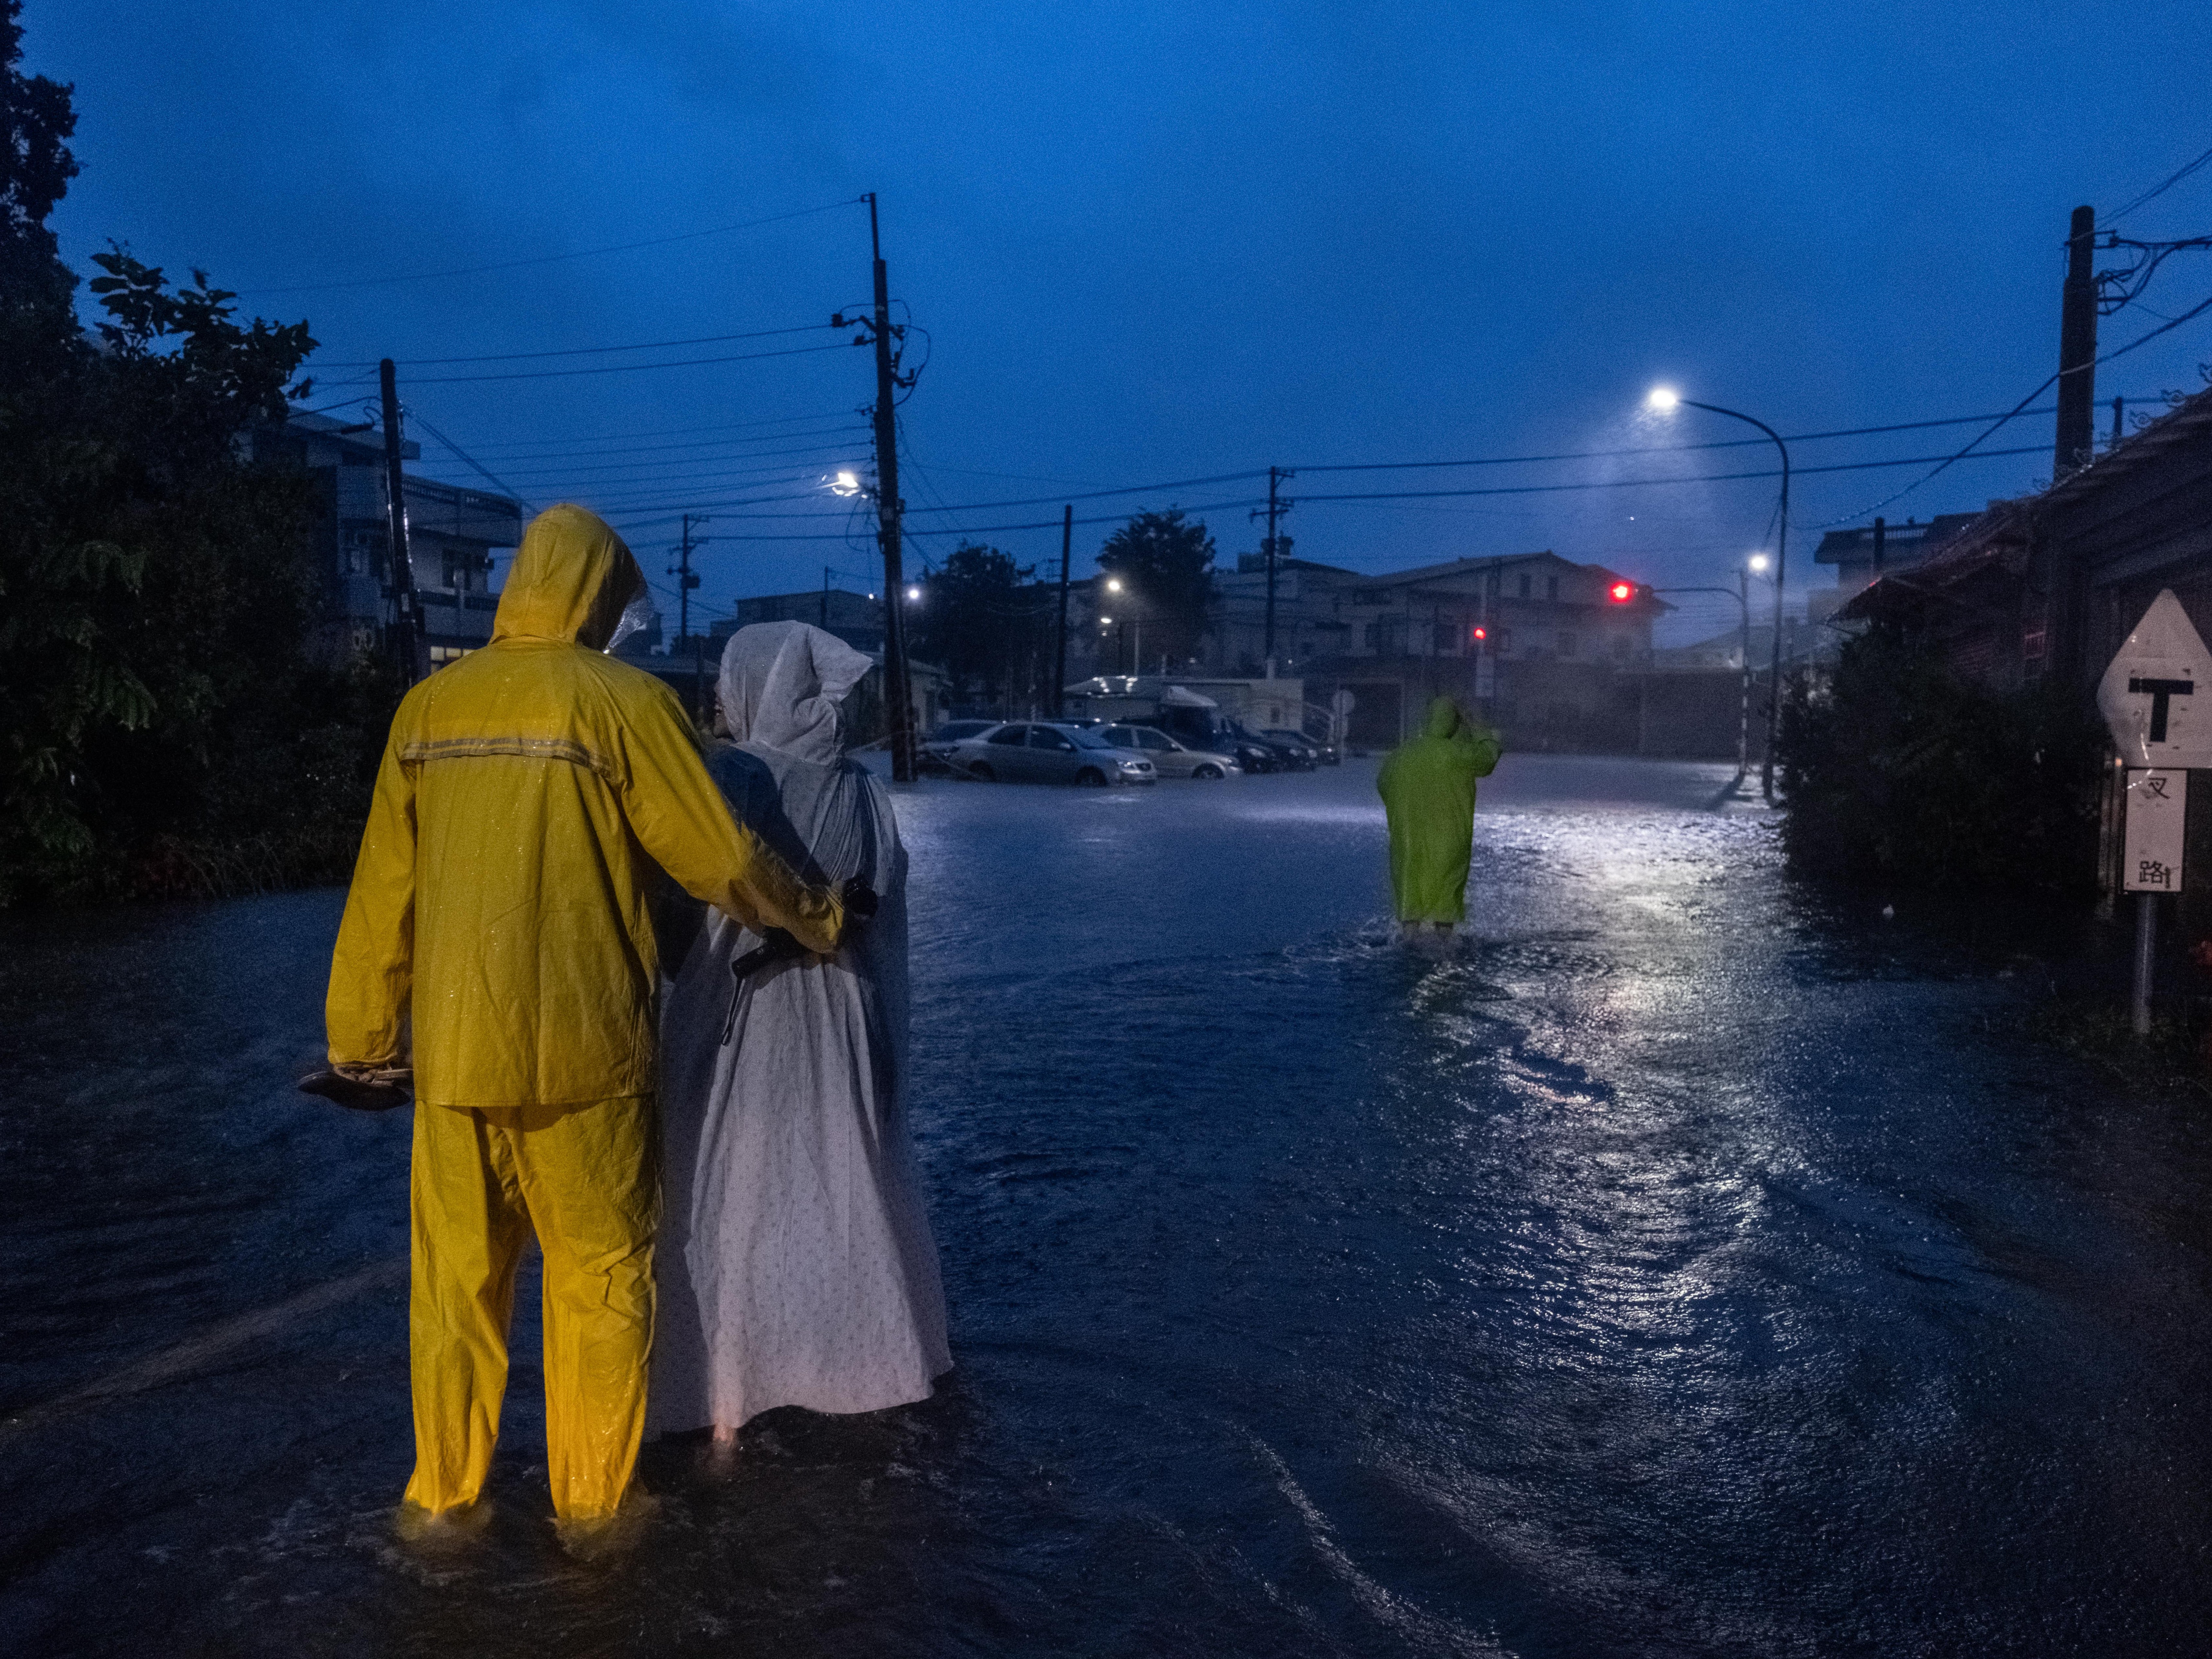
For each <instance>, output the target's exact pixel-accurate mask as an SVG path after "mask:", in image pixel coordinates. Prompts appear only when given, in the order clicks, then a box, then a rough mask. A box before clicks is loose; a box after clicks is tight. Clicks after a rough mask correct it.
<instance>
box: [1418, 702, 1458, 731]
mask: <svg viewBox="0 0 2212 1659" xmlns="http://www.w3.org/2000/svg"><path fill="white" fill-rule="evenodd" d="M1459 728H1460V712H1459V705H1458V704H1457V703H1455V702H1453V701H1452V700H1451V699H1450V698H1449V697H1431V698H1430V699H1429V718H1428V723H1427V724H1426V726H1424V727H1423V733H1424V735H1425V736H1428V737H1431V738H1448V737H1449V736H1451V734H1452V733H1453V732H1456V731H1458V730H1459Z"/></svg>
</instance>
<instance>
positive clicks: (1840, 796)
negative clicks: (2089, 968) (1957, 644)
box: [1776, 628, 2105, 892]
mask: <svg viewBox="0 0 2212 1659" xmlns="http://www.w3.org/2000/svg"><path fill="white" fill-rule="evenodd" d="M2104 745H2105V738H2104V732H2103V730H2102V728H2101V727H2100V725H2099V724H2098V721H2097V717H2096V711H2095V709H2094V708H2093V706H2092V704H2091V702H2090V700H2089V698H2088V696H2087V694H2086V693H2085V692H2083V691H2081V690H2078V689H2076V688H2075V687H2072V686H2069V685H2062V684H2057V683H2056V682H2053V681H2048V680H2045V681H2039V682H2038V683H2036V684H2032V685H2030V686H2027V687H2026V688H2024V689H2022V690H2015V691H1997V690H1991V689H1990V688H1989V687H1987V686H1984V685H1981V684H1978V683H1976V682H1974V681H1972V680H1969V679H1966V678H1964V677H1963V676H1961V675H1960V674H1958V673H1957V672H1955V671H1953V670H1952V669H1951V668H1950V667H1949V666H1948V665H1947V664H1946V663H1945V662H1944V661H1943V660H1942V658H1941V657H1940V656H1939V655H1937V654H1936V653H1935V652H1933V651H1932V650H1929V648H1927V647H1925V646H1923V645H1920V644H1918V643H1917V642H1915V641H1911V640H1910V639H1908V638H1906V637H1905V636H1904V635H1902V634H1900V633H1899V632H1898V631H1897V630H1895V629H1887V628H1877V629H1874V630H1872V631H1870V632H1869V633H1867V634H1864V635H1861V636H1859V637H1858V638H1857V639H1854V640H1852V641H1849V642H1847V643H1846V644H1845V645H1844V649H1843V653H1842V656H1841V659H1840V660H1839V661H1838V665H1837V667H1836V671H1835V675H1834V678H1833V679H1832V682H1831V683H1830V684H1829V685H1828V686H1827V687H1826V688H1825V689H1824V690H1815V689H1814V687H1812V686H1811V685H1809V684H1807V683H1805V682H1803V681H1800V682H1798V683H1797V684H1794V685H1793V686H1792V687H1791V688H1790V694H1789V696H1788V698H1787V699H1786V701H1785V702H1784V708H1783V721H1782V732H1781V740H1780V743H1779V745H1778V748H1777V750H1776V760H1777V763H1778V766H1779V768H1780V770H1781V773H1782V780H1783V786H1784V791H1785V793H1786V794H1787V797H1788V800H1789V806H1790V813H1789V817H1787V819H1785V820H1784V823H1783V826H1782V841H1783V847H1784V851H1785V852H1786V853H1787V854H1788V857H1789V860H1790V868H1791V869H1792V870H1793V871H1796V872H1798V873H1800V874H1802V875H1806V876H1810V877H1814V878H1821V879H1826V880H1833V881H1840V882H1849V883H1853V884H1879V885H1887V886H1897V887H1924V888H1949V889H1994V888H2013V889H2030V890H2040V891H2045V892H2055V891H2066V890H2075V891H2081V890H2087V889H2089V888H2090V887H2092V886H2093V884H2094V882H2095V878H2096V852H2097V788H2098V783H2099V778H2100V768H2101V765H2102V762H2103V757H2104Z"/></svg>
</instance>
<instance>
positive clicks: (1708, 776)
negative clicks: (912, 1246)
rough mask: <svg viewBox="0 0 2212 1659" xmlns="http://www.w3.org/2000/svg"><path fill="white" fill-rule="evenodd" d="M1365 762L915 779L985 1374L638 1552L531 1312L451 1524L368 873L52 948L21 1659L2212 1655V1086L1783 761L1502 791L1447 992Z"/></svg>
mask: <svg viewBox="0 0 2212 1659" xmlns="http://www.w3.org/2000/svg"><path fill="white" fill-rule="evenodd" d="M1373 773H1374V763H1373V762H1371V761H1364V762H1363V761H1352V762H1348V763H1346V765H1345V766H1344V767H1342V768H1341V769H1337V770H1333V771H1325V772H1322V773H1319V774H1316V775H1310V776H1306V777H1289V778H1252V779H1244V780H1237V781H1230V782H1226V783H1218V784H1188V785H1184V784H1163V785H1161V786H1159V787H1157V788H1155V789H1152V790H1150V791H1134V792H1119V791H1117V792H1113V793H1102V792H1080V791H1073V790H1052V789H1045V788H1023V787H1010V786H999V787H987V786H980V785H972V784H952V783H933V784H925V785H924V786H921V787H920V788H918V789H917V790H916V791H915V792H913V793H908V794H905V795H903V796H902V801H901V809H900V810H901V812H902V819H903V822H904V824H905V828H906V832H907V835H908V839H909V841H910V842H911V843H912V847H913V852H914V869H915V892H914V901H915V907H914V908H915V935H914V938H915V945H914V949H915V982H916V988H917V993H918V999H917V1001H918V1006H917V1010H916V1020H917V1042H916V1048H915V1066H916V1073H915V1085H916V1097H917V1105H916V1121H917V1125H918V1131H919V1134H920V1137H921V1147H922V1154H923V1159H924V1163H925V1164H926V1166H927V1172H928V1176H929V1179H930V1182H931V1189H932V1194H933V1214H934V1218H935V1222H936V1226H937V1230H938V1233H939V1240H940V1243H941V1244H942V1247H943V1250H944V1254H945V1268H946V1284H947V1290H948V1293H949V1297H950V1300H951V1312H952V1323H953V1333H954V1337H953V1340H954V1352H955V1354H956V1357H957V1362H958V1363H957V1370H956V1371H955V1372H954V1373H953V1374H952V1376H951V1377H950V1378H949V1379H948V1380H947V1383H946V1384H945V1387H944V1388H943V1389H941V1390H940V1392H939V1395H938V1397H937V1398H935V1399H934V1400H932V1401H928V1402H927V1403H924V1404H922V1405H920V1406H916V1407H909V1408H906V1409H902V1410H899V1411H894V1412H889V1413H879V1414H877V1415H874V1416H872V1417H866V1418H858V1419H833V1418H822V1417H813V1416H809V1415H807V1414H805V1413H798V1412H793V1411H786V1412H781V1413H772V1414H770V1415H769V1417H767V1418H764V1419H761V1420H760V1421H759V1422H758V1423H757V1425H755V1426H754V1427H753V1428H752V1429H751V1430H750V1431H748V1433H747V1434H746V1436H745V1437H744V1441H743V1443H742V1446H741V1449H740V1450H739V1452H738V1455H737V1457H736V1459H735V1461H734V1462H733V1463H732V1464H731V1465H729V1466H728V1467H717V1466H715V1465H714V1463H713V1462H712V1461H711V1459H710V1457H709V1455H708V1453H707V1452H706V1451H705V1450H704V1449H702V1448H701V1447H699V1446H697V1445H696V1444H694V1443H660V1444H658V1445H656V1446H653V1447H651V1448H649V1449H648V1451H647V1456H646V1459H645V1462H644V1464H643V1470H644V1478H645V1480H646V1481H647V1484H648V1486H650V1487H651V1489H652V1490H653V1492H655V1493H657V1494H658V1495H659V1510H658V1512H657V1514H656V1515H655V1516H654V1517H653V1520H652V1521H651V1522H650V1524H649V1526H648V1527H647V1530H646V1532H645V1534H644V1536H643V1538H642V1540H641V1543H640V1544H639V1546H638V1547H637V1550H636V1553H635V1555H634V1556H633V1557H631V1558H630V1559H628V1560H627V1561H624V1562H621V1563H618V1564H615V1565H580V1564H577V1563H575V1562H573V1561H571V1560H570V1559H568V1557H566V1556H565V1555H563V1554H562V1553H561V1551H560V1549H559V1548H558V1547H557V1545H556V1541H555V1540H554V1538H553V1536H552V1533H551V1530H550V1526H549V1524H548V1518H547V1517H548V1506H547V1501H546V1495H545V1486H544V1451H543V1447H542V1442H541V1434H542V1415H541V1411H540V1407H539V1404H538V1389H539V1375H538V1366H537V1360H536V1356H535V1344H536V1340H537V1333H536V1329H535V1325H534V1301H535V1298H534V1297H533V1296H531V1295H529V1294H527V1293H526V1295H525V1296H524V1297H522V1299H521V1306H522V1308H523V1309H524V1312H523V1313H522V1314H521V1315H520V1316H519V1328H518V1330H517V1333H516V1343H515V1349H516V1363H515V1366H514V1374H513V1384H512V1387H511V1389H510V1394H509V1399H508V1410H507V1432H506V1437H505V1441H504V1443H503V1444H502V1446H501V1454H500V1461H499V1463H498V1466H497V1469H496V1473H495V1479H494V1487H493V1491H494V1496H495V1502H496V1510H495V1516H494V1519H493V1521H492V1522H491V1525H490V1527H489V1531H488V1532H487V1534H485V1535H484V1537H483V1539H482V1540H481V1541H480V1542H479V1543H478V1544H477V1546H475V1547H473V1548H472V1549H470V1550H467V1551H465V1552H462V1553H459V1554H455V1555H451V1556H441V1557H424V1556H419V1555H416V1554H413V1553H410V1552H409V1551H408V1550H406V1549H404V1548H403V1547H400V1546H398V1544H396V1543H395V1542H394V1541H392V1537H391V1534H390V1532H389V1528H388V1518H389V1515H390V1512H391V1509H392V1504H394V1502H395V1500H396V1499H397V1498H398V1494H399V1490H400V1487H401V1485H402V1484H403V1482H404V1479H405V1477H406V1474H407V1469H408V1466H409V1462H410V1439H409V1419H408V1410H407V1392H406V1356H405V1339H406V1333H405V1323H404V1293H403V1283H402V1279H401V1277H400V1272H399V1270H398V1267H396V1266H395V1264H398V1263H399V1262H400V1261H401V1260H402V1256H403V1253H404V1240H405V1214H404V1206H405V1201H406V1187H405V1161H406V1151H407V1136H408V1125H407V1123H406V1121H405V1115H404V1114H393V1115H392V1116H391V1117H390V1118H387V1119H376V1118H360V1117H356V1116H353V1115H348V1114H344V1113H342V1112H339V1111H337V1110H335V1109H331V1108H330V1107H328V1106H325V1105H323V1104H321V1103H317V1102H313V1101H308V1100H305V1099H303V1098H301V1097H297V1096H295V1094H294V1093H293V1092H292V1091H291V1089H290V1086H289V1085H290V1081H291V1079H293V1078H294V1077H295V1076H296V1075H297V1074H299V1073H301V1072H303V1071H304V1070H307V1069H308V1068H309V1067H310V1066H311V1065H312V1064H313V1062H314V1060H316V1059H317V1056H318V1032H319V1006H320V1000H321V996H322V990H323V985H324V976H325V965H326V961H327V953H328V948H329V943H330V939H331V933H332V930H333V928H334V927H335V924H336V921H337V910H338V902H339V896H338V895H337V894H335V893H332V892H311V893H301V894H292V895H283V896H273V897H268V898H260V899H253V900H247V901H241V902H231V903H223V904H209V905H198V906H191V907H174V908H158V909H138V910H132V911H127V912H115V913H106V914H100V915H92V916H86V917H72V918H70V919H67V920H66V921H51V920H49V921H40V922H37V923H35V924H33V923H26V922H21V921H17V922H14V923H11V924H9V926H8V927H7V929H6V930H5V931H4V932H0V1181H4V1183H5V1185H4V1192H5V1194H6V1202H5V1204H4V1206H0V1275H4V1285H0V1343H3V1344H4V1346H0V1505H4V1508H0V1514H4V1515H5V1516H6V1520H5V1522H4V1523H0V1651H4V1652H7V1653H10V1654H25V1655H31V1654H37V1655H55V1654H69V1653H79V1652H83V1653H125V1652H128V1653H134V1654H135V1653H140V1652H149V1651H157V1652H161V1653H164V1654H203V1653H204V1654H223V1655H231V1654H253V1655H258V1654H270V1655H285V1656H295V1655H319V1654H331V1655H364V1656H367V1655H377V1656H386V1655H394V1654H422V1655H437V1656H456V1655H468V1656H481V1655H510V1654H511V1655H518V1656H519V1655H532V1656H534V1655H541V1654H594V1655H596V1654H627V1653H652V1654H745V1653H754V1652H764V1651H772V1652H775V1653H777V1654H780V1655H787V1656H797V1655H806V1654H815V1653H822V1654H837V1655H847V1654H850V1655H861V1654H866V1655H879V1654H884V1653H890V1652H897V1653H915V1654H996V1653H1021V1654H1031V1653H1036V1654H1043V1653H1053V1654H1062V1653H1065V1654H1147V1655H1149V1654H1186V1653H1188V1654H1206V1655H1220V1654H1253V1655H1276V1654H1286V1653H1298V1654H1333V1653H1340V1654H1363V1655H1364V1654H1384V1655H1389V1654H1409V1655H1412V1654H1420V1655H1426V1654H1520V1655H1529V1656H1538V1655H1542V1656H1592V1655H1596V1656H1606V1655H1744V1656H1761V1659H1771V1656H1789V1655H1812V1654H1823V1655H1826V1654H1869V1655H1872V1654H1881V1655H1886V1656H1893V1655H1902V1654H1952V1653H1956V1654H1960V1655H1977V1656H1978V1655H1984V1654H1999V1653H2003V1654H2031V1653H2033V1654H2044V1653H2050V1654H2057V1653H2072V1652H2095V1653H2098V1654H2100V1655H2102V1656H2112V1655H2133V1654H2146V1655H2148V1654H2166V1653H2173V1652H2179V1651H2185V1650H2197V1648H2198V1646H2199V1644H2200V1643H2201V1642H2202V1640H2203V1632H2204V1631H2205V1630H2206V1629H2207V1628H2208V1627H2212V1425H2208V1421H2207V1402H2208V1398H2212V1389H2208V1386H2207V1385H2208V1383H2212V1358H2208V1356H2212V1218H2209V1217H2208V1203H2207V1195H2208V1183H2212V1128H2208V1125H2212V1099H2208V1097H2207V1095H2206V1094H2205V1093H2204V1091H2202V1090H2197V1089H2180V1088H2177V1087H2174V1086H2172V1085H2168V1086H2166V1087H2165V1088H2164V1089H2159V1088H2154V1087H2150V1086H2148V1085H2130V1083H2129V1082H2128V1081H2127V1080H2126V1079H2124V1077H2123V1076H2120V1075H2118V1073H2115V1072H2113V1071H2112V1070H2109V1069H2100V1068H2098V1067H2096V1066H2091V1065H2089V1064H2088V1063H2087V1062H2083V1061H2077V1060H2069V1059H2068V1058H2066V1057H2065V1056H2064V1055H2063V1054H2061V1053H2060V1052H2059V1051H2058V1050H2057V1048H2054V1047H2051V1046H2050V1045H2047V1044H2045V1043H2043V1042H2039V1041H2037V1040H2035V1039H2034V1037H2033V1023H2034V999H2035V996H2036V994H2037V992H2036V988H2035V987H2037V985H2038V984H2039V983H2040V982H2041V981H2040V978H2039V975H2038V974H2037V973H2035V972H2034V971H2033V963H2032V962H2030V963H2027V966H2026V967H2023V966H2022V964H2021V961H2020V960H2019V959H2018V958H2016V957H2015V955H2014V954H2013V947H2006V948H2003V949H1998V948H1993V947H1990V946H1988V945H1985V944H1983V943H1979V942H1978V939H1979V937H1980V936H1979V935H1978V934H1972V933H1961V932H1960V931H1959V929H1958V928H1957V927H1952V929H1951V931H1950V932H1948V933H1947V932H1945V931H1944V929H1943V928H1942V927H1934V926H1932V925H1931V926H1929V927H1915V926H1914V923H1913V917H1912V915H1910V914H1907V915H1901V916H1900V917H1899V920H1897V921H1884V920H1883V919H1882V918H1881V915H1880V914H1879V911H1880V900H1879V899H1878V898H1876V899H1871V900H1869V901H1868V902H1866V903H1865V904H1864V905H1863V906H1857V907H1852V906H1841V907H1839V906H1836V905H1832V904H1827V903H1825V902H1820V901H1816V900H1814V899H1813V898H1811V897H1808V896H1806V895H1804V894H1802V893H1800V892H1798V891H1796V890H1794V889H1793V888H1792V887H1791V886H1790V884H1788V883H1787V882H1786V881H1785V880H1784V878H1783V875H1782V873H1781V871H1780V868H1779V862H1778V856H1777V854H1776V851H1775V848H1774V845H1773V840H1772V829H1771V823H1770V821H1769V820H1768V819H1767V817H1765V814H1764V813H1762V812H1759V811H1756V810H1752V809H1749V808H1746V807H1741V806H1730V805H1726V804H1724V803H1720V802H1718V801H1717V796H1718V794H1719V792H1720V791H1721V789H1722V787H1723V785H1724V784H1725V783H1726V781H1727V778H1728V769H1725V768H1721V769H1714V768H1707V767H1698V766H1684V765H1668V764H1659V763H1631V762H1613V761H1600V760H1582V759H1571V758H1553V757H1509V758H1508V760H1507V761H1506V762H1505V763H1504V766H1503V767H1502V768H1501V769H1500V771H1499V774H1498V777H1497V778H1496V779H1495V780H1493V781H1492V783H1491V784H1490V785H1489V786H1488V787H1486V793H1485V796H1484V801H1483V805H1482V808H1481V811H1480V817H1479V820H1478V842H1477V844H1478V866H1477V876H1476V880H1475V888H1474V912H1475V915H1476V917H1477V921H1476V926H1475V928H1474V932H1475V934H1476V939H1475V942H1474V944H1473V945H1472V946H1471V947H1470V948H1468V949H1467V950H1465V951H1462V953H1460V954H1459V955H1457V956H1455V957H1451V958H1450V959H1448V960H1443V961H1433V960H1427V959H1424V958H1421V957H1416V956H1413V955H1411V954H1409V953H1408V952H1407V951H1404V950H1402V949H1401V948H1400V947H1399V946H1398V945H1395V944H1394V943H1393V941H1392V939H1391V938H1390V934H1389V929H1388V927H1386V925H1385V920H1384V919H1385V914H1386V912H1385V902H1386V901H1385V889H1384V884H1383V825H1382V820H1381V816H1380V813H1379V811H1378V810H1377V807H1376V802H1375V798H1374V793H1373ZM1900 908H1903V909H1907V910H1908V911H1909V907H1903V906H1901V907H1900ZM1947 926H1948V924H1947Z"/></svg>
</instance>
